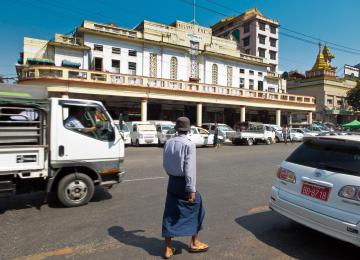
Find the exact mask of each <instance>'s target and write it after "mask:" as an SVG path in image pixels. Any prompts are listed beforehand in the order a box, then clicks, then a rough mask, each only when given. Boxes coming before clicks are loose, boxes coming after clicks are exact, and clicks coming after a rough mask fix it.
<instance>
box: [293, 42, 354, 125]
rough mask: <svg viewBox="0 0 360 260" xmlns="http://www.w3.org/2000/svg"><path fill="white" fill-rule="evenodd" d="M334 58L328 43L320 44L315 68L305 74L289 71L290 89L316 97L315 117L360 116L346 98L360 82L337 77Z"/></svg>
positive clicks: (344, 119) (327, 119)
mask: <svg viewBox="0 0 360 260" xmlns="http://www.w3.org/2000/svg"><path fill="white" fill-rule="evenodd" d="M333 58H334V55H332V54H331V52H330V50H329V48H328V47H327V46H322V45H319V53H318V55H317V58H316V61H315V64H314V66H313V67H312V69H311V70H309V71H307V72H306V75H304V76H301V74H299V73H296V74H290V75H289V77H290V79H289V80H288V91H289V93H293V94H303V95H305V94H306V95H311V96H314V97H316V112H315V113H314V120H318V121H323V122H332V123H334V124H343V123H347V122H349V121H351V120H353V119H357V118H359V114H358V113H357V112H355V111H353V109H352V108H351V107H350V106H349V105H348V104H347V102H346V99H345V98H346V95H347V92H348V91H349V90H350V89H352V88H354V87H356V85H357V82H356V79H355V80H354V79H352V78H351V77H344V78H337V77H336V75H335V73H336V68H335V67H332V66H331V60H332V59H333Z"/></svg>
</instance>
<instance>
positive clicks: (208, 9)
mask: <svg viewBox="0 0 360 260" xmlns="http://www.w3.org/2000/svg"><path fill="white" fill-rule="evenodd" d="M180 1H182V2H184V3H186V4H189V5H190V4H191V5H193V3H190V2H189V1H186V0H180ZM206 1H207V2H209V3H213V4H215V5H217V6H219V7H222V8H224V9H227V10H230V11H233V12H236V13H239V11H238V10H235V9H233V8H230V7H227V6H225V5H222V4H219V3H217V2H214V1H211V0H206ZM196 6H197V7H199V8H201V9H204V10H206V11H209V12H212V13H216V14H219V15H222V16H224V17H228V16H229V15H227V14H225V13H222V12H220V11H216V10H214V9H211V8H208V7H204V6H202V5H199V4H196ZM280 28H281V29H284V30H287V31H290V32H292V33H296V34H299V35H302V36H305V37H308V38H311V39H315V40H320V41H323V42H325V43H327V44H329V45H335V46H338V47H341V48H344V49H341V48H337V47H333V46H332V48H333V49H334V50H338V51H341V52H346V53H349V54H354V55H360V50H358V49H354V48H350V47H346V46H344V45H340V44H337V43H333V42H329V41H325V40H322V39H319V38H316V37H313V36H310V35H307V34H303V33H300V32H296V31H294V30H291V29H287V28H285V27H283V26H280ZM279 34H282V35H284V36H286V37H291V38H293V39H297V40H300V41H303V42H307V43H311V44H314V42H312V41H309V40H307V39H304V38H300V37H297V36H292V35H290V34H286V33H281V32H279ZM315 44H317V43H315ZM355 51H356V52H355Z"/></svg>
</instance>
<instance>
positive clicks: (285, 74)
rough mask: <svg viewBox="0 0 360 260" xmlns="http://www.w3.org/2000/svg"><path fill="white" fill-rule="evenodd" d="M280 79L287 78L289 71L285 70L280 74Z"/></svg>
mask: <svg viewBox="0 0 360 260" xmlns="http://www.w3.org/2000/svg"><path fill="white" fill-rule="evenodd" d="M281 78H282V79H289V73H288V72H287V71H285V72H284V73H283V74H282V75H281Z"/></svg>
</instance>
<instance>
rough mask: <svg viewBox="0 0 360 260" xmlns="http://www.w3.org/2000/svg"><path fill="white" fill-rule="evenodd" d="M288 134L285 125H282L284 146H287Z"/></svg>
mask: <svg viewBox="0 0 360 260" xmlns="http://www.w3.org/2000/svg"><path fill="white" fill-rule="evenodd" d="M288 132H289V129H288V127H287V125H284V127H283V130H282V134H283V138H284V142H285V144H287V139H288Z"/></svg>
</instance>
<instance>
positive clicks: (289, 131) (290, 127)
mask: <svg viewBox="0 0 360 260" xmlns="http://www.w3.org/2000/svg"><path fill="white" fill-rule="evenodd" d="M291 132H292V126H289V128H288V136H289V140H290V143H291V144H294V140H293V138H292V135H291Z"/></svg>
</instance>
